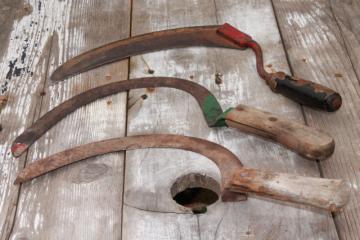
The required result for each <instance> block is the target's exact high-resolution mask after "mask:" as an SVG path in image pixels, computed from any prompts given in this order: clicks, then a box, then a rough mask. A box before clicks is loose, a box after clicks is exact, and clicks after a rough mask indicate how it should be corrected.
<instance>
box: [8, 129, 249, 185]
mask: <svg viewBox="0 0 360 240" xmlns="http://www.w3.org/2000/svg"><path fill="white" fill-rule="evenodd" d="M143 148H177V149H184V150H187V151H192V152H195V153H199V154H201V155H204V156H205V157H207V158H209V159H210V160H212V161H213V162H215V163H216V165H217V166H218V167H219V169H220V172H221V176H222V179H223V181H224V180H229V178H230V177H231V173H233V172H234V171H235V170H238V169H239V168H241V167H242V164H241V162H240V160H239V159H238V158H237V157H236V156H235V155H234V154H233V153H232V152H230V151H229V150H228V149H226V148H224V147H222V146H221V145H219V144H216V143H213V142H209V141H207V140H203V139H200V138H194V137H186V136H179V135H172V134H153V135H139V136H131V137H123V138H114V139H109V140H104V141H100V142H94V143H89V144H85V145H82V146H79V147H75V148H72V149H68V150H65V151H63V152H60V153H57V154H54V155H52V156H49V157H47V158H44V159H41V160H38V161H35V162H33V163H30V164H29V165H28V166H26V168H24V169H23V170H22V171H21V172H20V173H19V174H18V177H17V178H16V181H15V183H22V182H25V181H28V180H31V179H33V178H35V177H38V176H41V175H43V174H46V173H48V172H50V171H53V170H56V169H58V168H61V167H63V166H66V165H69V164H71V163H74V162H77V161H80V160H84V159H87V158H90V157H94V156H98V155H102V154H106V153H111V152H118V151H123V150H134V149H143Z"/></svg>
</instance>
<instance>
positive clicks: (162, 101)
mask: <svg viewBox="0 0 360 240" xmlns="http://www.w3.org/2000/svg"><path fill="white" fill-rule="evenodd" d="M225 21H228V22H230V23H231V24H233V25H235V26H236V27H238V28H239V29H240V30H243V31H245V32H247V33H249V34H250V35H252V36H253V37H254V38H255V39H256V40H257V41H258V42H259V43H260V44H261V45H262V46H263V49H264V55H265V61H266V65H267V67H268V68H269V69H268V70H269V71H271V70H272V68H274V69H281V70H285V71H288V66H287V62H286V57H285V53H284V51H283V46H282V45H281V39H280V35H279V32H278V30H277V26H276V21H275V18H274V15H273V10H272V7H271V2H270V1H265V0H260V1H231V0H228V1H216V2H215V3H214V2H209V1H196V2H194V1H185V2H184V1H183V2H179V1H164V0H158V1H145V0H144V1H135V2H134V4H133V18H132V35H138V34H142V33H146V32H151V31H156V30H162V29H168V28H176V27H185V26H196V25H204V24H221V23H223V22H225ZM264 22H266V23H267V24H266V25H265V24H263V23H264ZM149 69H151V70H152V71H154V73H153V75H156V76H164V75H166V76H176V77H181V78H186V79H190V80H193V81H196V82H198V83H200V84H203V85H204V86H206V87H207V88H208V89H210V90H211V91H212V92H213V93H214V95H215V96H216V97H217V98H218V99H219V100H220V102H221V104H222V106H223V107H224V109H226V108H227V107H231V106H234V105H236V104H237V103H243V104H249V105H252V106H256V107H258V108H260V109H266V110H268V111H271V112H274V113H276V114H280V115H286V116H287V117H289V118H291V119H297V120H298V121H299V120H301V119H302V113H301V111H300V108H299V106H298V105H297V104H295V103H293V102H291V100H288V99H286V98H284V97H282V96H279V95H275V94H274V93H272V92H271V91H270V90H269V88H268V86H267V85H266V84H265V83H264V82H263V80H261V79H260V77H259V76H258V74H257V72H256V68H255V58H254V56H253V53H252V52H251V51H250V50H249V51H245V52H239V51H231V50H224V49H206V48H187V49H178V50H168V51H163V52H157V53H151V54H145V55H142V56H137V57H133V58H131V63H130V77H131V78H133V77H144V76H149V75H151V72H152V71H149ZM149 72H150V73H149ZM216 73H221V74H222V76H221V75H220V76H221V79H222V84H220V85H217V84H216V83H215V75H216ZM217 76H218V77H219V74H218V75H217ZM218 82H219V81H218ZM144 94H146V95H147V97H146V98H145V99H144V98H143V97H142V96H143V95H144ZM128 106H129V110H128V126H127V128H128V135H134V134H144V133H168V132H170V133H177V134H186V135H191V136H197V137H202V138H205V139H208V140H212V141H215V142H217V143H220V144H222V145H224V146H226V147H228V148H229V149H230V150H232V151H233V152H234V153H236V154H237V155H238V156H239V157H240V159H241V160H242V162H243V163H244V164H245V165H246V166H248V167H257V168H260V169H269V170H276V171H280V172H288V173H297V174H301V175H308V176H318V175H319V172H318V170H317V167H316V164H315V163H314V162H310V161H307V160H305V159H303V158H301V157H299V156H297V155H296V154H294V153H292V152H291V151H289V150H286V149H285V148H283V147H281V146H279V145H276V144H274V143H271V142H267V141H265V140H263V139H261V138H257V137H253V136H249V135H247V134H244V133H241V132H239V131H236V130H234V129H209V128H207V126H206V123H205V122H204V121H203V119H202V116H201V110H200V109H199V108H198V106H197V105H196V102H195V100H193V99H192V98H191V96H188V95H187V94H184V93H183V92H180V91H177V90H169V89H147V90H132V91H130V93H129V104H128ZM325 130H327V129H325ZM173 158H176V161H170V160H174V159H173ZM199 158H200V157H199V156H198V155H195V154H191V153H188V152H184V151H177V150H153V149H152V150H139V151H135V152H132V151H130V152H127V154H126V171H125V192H124V204H125V207H124V222H123V239H144V238H147V239H159V238H160V236H161V237H162V238H164V239H182V238H187V239H290V238H291V239H294V236H296V238H297V239H319V238H323V239H338V237H337V233H336V231H335V229H334V223H333V220H332V218H331V216H330V215H329V214H328V213H325V212H323V211H318V210H315V209H312V208H307V207H300V206H298V205H294V204H289V205H284V204H281V203H279V202H276V201H274V202H272V201H267V200H263V199H255V198H251V199H249V200H248V201H246V202H240V203H223V202H217V203H215V204H213V205H211V206H210V207H209V208H208V212H207V213H206V214H203V215H189V214H188V212H189V211H188V210H186V209H184V208H183V207H181V206H180V205H177V204H176V203H175V202H174V201H173V200H172V199H171V194H170V188H171V184H172V183H173V182H174V181H175V180H176V179H177V178H178V177H180V176H182V175H185V174H187V173H191V172H198V173H202V174H206V175H209V176H211V177H213V178H214V179H216V180H219V172H218V169H216V167H215V166H214V165H213V164H211V162H209V161H207V160H206V159H202V158H200V159H199ZM195 159H196V161H195Z"/></svg>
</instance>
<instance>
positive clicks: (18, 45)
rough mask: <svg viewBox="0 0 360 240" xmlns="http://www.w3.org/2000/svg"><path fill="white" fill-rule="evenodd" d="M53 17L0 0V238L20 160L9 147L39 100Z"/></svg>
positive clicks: (9, 218)
mask: <svg viewBox="0 0 360 240" xmlns="http://www.w3.org/2000/svg"><path fill="white" fill-rule="evenodd" d="M53 20H54V18H53V15H51V16H45V14H44V9H41V8H39V6H38V2H37V1H28V2H27V1H26V2H25V1H22V0H16V1H13V0H5V1H1V3H0V22H1V27H0V28H1V30H0V42H1V45H0V86H1V87H0V94H1V95H4V96H7V97H8V100H7V103H6V105H5V106H4V108H3V109H2V111H1V114H0V123H1V125H2V130H1V134H0V156H1V157H0V175H1V177H0V239H8V237H9V234H10V231H11V228H12V225H13V220H14V215H15V211H16V205H17V200H18V193H19V188H18V186H14V185H13V181H14V180H15V177H16V174H17V172H18V170H19V169H20V168H22V166H23V165H24V161H25V157H21V158H20V159H17V160H14V159H13V158H12V156H11V152H10V147H11V144H12V141H13V140H14V138H15V137H16V136H17V135H18V134H20V133H21V131H22V130H23V129H24V128H25V127H27V126H29V125H30V124H31V123H32V121H33V119H34V114H35V111H36V109H37V108H38V107H39V105H40V99H41V97H40V92H41V91H42V89H43V85H44V80H45V74H46V68H47V65H48V56H49V50H50V40H51V34H52V31H51V30H50V29H51V28H52V26H53Z"/></svg>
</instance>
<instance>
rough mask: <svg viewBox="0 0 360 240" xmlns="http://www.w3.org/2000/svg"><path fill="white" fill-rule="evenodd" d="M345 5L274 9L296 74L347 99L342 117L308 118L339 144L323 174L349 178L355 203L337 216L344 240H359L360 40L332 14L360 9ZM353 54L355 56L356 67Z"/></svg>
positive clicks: (279, 3) (313, 114) (287, 4)
mask: <svg viewBox="0 0 360 240" xmlns="http://www.w3.org/2000/svg"><path fill="white" fill-rule="evenodd" d="M341 3H343V4H340V3H339V4H340V5H339V4H337V5H336V6H335V5H334V6H333V7H331V5H330V2H329V1H325V0H322V1H303V0H296V1H284V0H275V1H274V6H275V9H276V14H277V17H278V21H279V26H280V29H281V32H282V35H283V38H284V42H285V47H286V49H287V51H288V56H289V60H290V63H291V66H292V68H293V71H294V73H295V74H297V75H299V76H300V75H301V76H302V77H304V78H306V79H310V80H314V81H316V82H320V83H322V84H326V85H328V86H330V87H332V88H334V89H337V90H338V91H339V92H340V94H341V95H342V97H343V106H342V107H341V109H340V110H339V111H337V112H336V113H324V112H317V111H313V110H310V109H308V108H305V114H306V118H307V120H308V123H309V125H311V126H321V127H322V128H325V129H327V130H328V131H329V133H330V134H331V135H332V136H333V137H334V139H335V143H336V147H335V152H334V154H333V156H332V157H331V158H330V159H328V160H325V161H323V162H321V168H322V171H323V174H324V176H325V177H331V178H344V179H348V180H349V181H350V182H351V184H352V196H351V202H350V203H349V205H348V206H347V207H346V208H345V210H344V211H343V212H341V213H340V214H337V215H335V222H336V225H337V229H338V233H339V236H340V238H341V239H358V238H359V236H360V222H359V219H360V209H359V204H358V202H359V199H360V192H359V190H358V186H359V185H360V175H359V159H360V157H359V150H358V148H359V145H360V128H359V118H360V115H359V113H360V108H359V102H360V97H359V96H360V86H359V79H358V78H357V77H356V74H355V72H354V69H353V67H355V68H357V67H356V66H357V65H358V62H356V60H355V59H354V56H355V55H358V54H356V52H357V49H356V48H354V49H352V47H351V46H356V44H357V43H356V41H358V40H359V39H357V40H355V39H356V37H354V36H355V33H353V34H352V33H351V32H349V30H348V29H345V28H344V27H345V26H349V25H347V24H346V25H345V23H346V22H343V23H341V22H340V24H339V25H340V26H341V28H342V31H340V29H339V28H338V25H337V23H336V19H335V18H334V14H333V12H332V9H334V11H335V12H336V11H340V10H339V9H338V8H340V9H341V8H344V9H349V8H354V9H353V10H354V11H355V9H356V6H355V5H356V4H355V5H354V4H353V5H351V4H349V5H347V3H345V2H344V1H341ZM335 8H336V9H337V10H335ZM351 16H352V15H350V14H348V17H351ZM343 18H346V17H345V16H342V19H343ZM355 21H359V18H358V19H356V18H355V19H354V20H353V22H355ZM355 32H356V31H355ZM342 34H343V35H342ZM344 38H345V42H344V41H343V39H344ZM345 43H346V44H347V46H348V51H347V50H346V48H345ZM347 52H350V57H351V60H352V62H351V61H350V58H349V56H348V54H347Z"/></svg>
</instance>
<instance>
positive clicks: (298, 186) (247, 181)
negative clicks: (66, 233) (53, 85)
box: [15, 134, 350, 211]
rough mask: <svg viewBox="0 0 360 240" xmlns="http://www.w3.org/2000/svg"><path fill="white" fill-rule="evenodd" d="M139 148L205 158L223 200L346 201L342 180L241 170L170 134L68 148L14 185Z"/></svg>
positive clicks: (332, 204) (217, 150)
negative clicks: (246, 196)
mask: <svg viewBox="0 0 360 240" xmlns="http://www.w3.org/2000/svg"><path fill="white" fill-rule="evenodd" d="M143 148H177V149H184V150H188V151H192V152H195V153H199V154H201V155H204V156H205V157H207V158H209V159H210V160H212V161H213V162H215V163H216V165H217V166H218V167H219V169H220V173H221V179H222V180H221V192H222V194H221V195H222V199H223V201H237V200H244V197H243V196H242V195H243V194H244V193H252V194H255V195H260V196H264V197H268V198H272V199H278V200H282V201H288V202H295V203H301V204H306V205H311V206H315V207H319V208H323V209H327V210H329V211H337V210H339V209H340V208H342V207H343V206H345V204H346V203H347V202H348V200H349V195H350V189H349V184H348V183H347V182H346V181H344V180H337V179H324V178H312V177H301V176H296V175H290V174H282V173H276V172H271V171H261V170H257V169H251V168H245V167H243V166H242V164H241V162H240V160H239V159H238V158H237V157H236V156H235V155H234V154H233V153H232V152H230V151H229V150H228V149H226V148H224V147H222V146H220V145H218V144H216V143H213V142H209V141H206V140H203V139H199V138H194V137H186V136H178V135H170V134H154V135H140V136H131V137H123V138H114V139H109V140H104V141H100V142H94V143H89V144H85V145H82V146H78V147H75V148H72V149H68V150H65V151H63V152H60V153H57V154H54V155H52V156H49V157H47V158H44V159H41V160H38V161H35V162H33V163H30V164H29V165H28V166H27V167H26V168H24V169H23V170H22V171H21V172H20V173H19V175H18V177H17V178H16V181H15V183H16V184H18V183H23V182H26V181H28V180H30V179H33V178H35V177H38V176H40V175H43V174H46V173H48V172H50V171H53V170H56V169H58V168H61V167H63V166H66V165H68V164H71V163H74V162H78V161H81V160H84V159H87V158H90V157H94V156H98V155H102V154H106V153H111V152H118V151H123V150H134V149H143ZM239 194H241V195H239Z"/></svg>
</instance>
